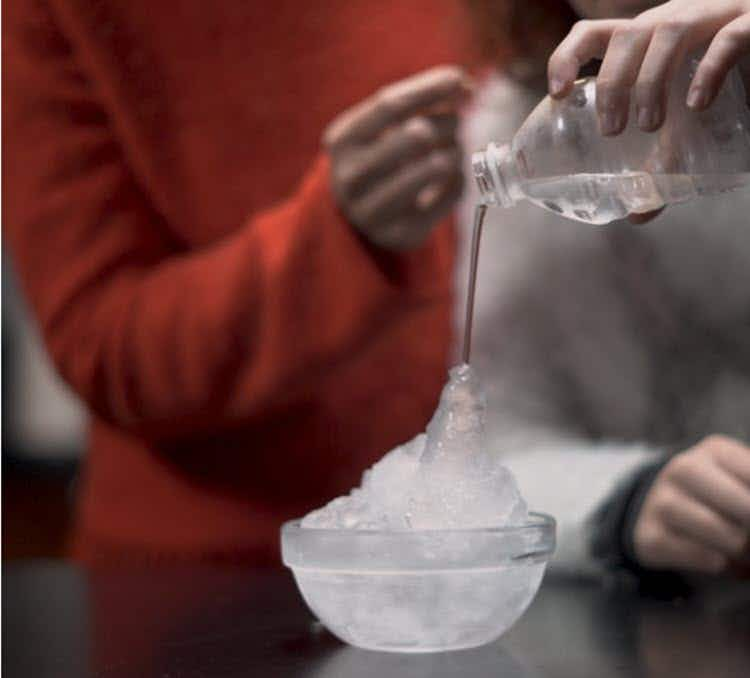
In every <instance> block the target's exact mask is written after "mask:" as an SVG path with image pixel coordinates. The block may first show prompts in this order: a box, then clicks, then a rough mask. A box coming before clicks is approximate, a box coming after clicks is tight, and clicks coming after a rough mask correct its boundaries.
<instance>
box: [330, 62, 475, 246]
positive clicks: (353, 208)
mask: <svg viewBox="0 0 750 678" xmlns="http://www.w3.org/2000/svg"><path fill="white" fill-rule="evenodd" d="M469 91H470V84H469V80H468V78H467V76H466V75H465V73H464V72H463V71H462V70H461V69H460V68H458V67H455V66H440V67H436V68H433V69H430V70H428V71H424V72H422V73H419V74H417V75H414V76H412V77H410V78H407V79H405V80H401V81H399V82H396V83H394V84H392V85H389V86H387V87H384V88H383V89H382V90H380V91H379V92H377V93H375V94H374V95H372V96H371V97H369V98H367V99H365V100H364V101H362V102H360V103H359V104H357V105H355V106H354V107H352V108H350V109H349V110H347V111H345V112H344V113H342V114H341V115H340V116H338V117H337V118H336V119H335V120H334V121H333V122H332V123H331V124H330V125H329V126H328V128H327V129H326V131H325V134H324V137H323V142H324V145H325V147H326V149H327V150H328V153H329V155H330V157H331V181H332V189H333V192H334V194H335V197H336V199H337V201H338V203H339V206H340V208H341V210H342V211H343V213H344V214H345V215H346V217H347V218H348V219H349V221H350V222H351V223H352V224H353V225H354V227H355V228H357V230H358V231H359V232H360V233H361V234H362V235H363V236H364V237H365V238H367V239H368V240H369V241H370V242H372V243H373V244H375V245H377V246H379V247H382V248H384V249H389V250H405V249H410V248H413V247H417V246H418V245H420V244H421V243H422V242H423V241H424V240H425V238H426V237H427V235H428V234H429V232H430V231H431V229H432V227H433V226H434V225H435V224H436V223H438V222H439V221H440V219H441V218H442V217H444V216H445V215H446V214H447V213H448V212H449V211H450V209H451V208H452V207H453V205H454V204H455V202H456V200H457V199H458V197H459V195H460V193H461V188H462V163H461V152H460V148H459V144H458V141H457V137H456V131H457V126H458V115H457V111H458V108H459V106H460V105H461V104H462V103H463V102H464V101H465V99H466V97H467V95H468V93H469Z"/></svg>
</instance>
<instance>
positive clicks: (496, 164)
mask: <svg viewBox="0 0 750 678" xmlns="http://www.w3.org/2000/svg"><path fill="white" fill-rule="evenodd" d="M471 167H472V170H473V172H474V178H475V179H476V182H477V185H478V186H479V194H480V200H481V202H482V203H483V204H484V205H500V206H501V207H511V206H513V205H515V204H516V202H518V200H519V199H520V198H522V197H523V194H522V193H521V187H520V176H519V173H518V168H517V167H516V163H515V162H514V161H513V159H512V154H511V148H510V144H503V145H502V146H498V145H497V144H495V143H491V144H489V145H488V146H487V148H486V150H484V151H479V152H477V153H474V155H473V156H472V157H471Z"/></svg>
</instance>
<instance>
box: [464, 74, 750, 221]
mask: <svg viewBox="0 0 750 678" xmlns="http://www.w3.org/2000/svg"><path fill="white" fill-rule="evenodd" d="M696 63H697V62H695V61H693V62H691V63H690V67H686V68H684V69H682V71H683V72H682V73H680V74H679V76H678V77H677V78H676V79H675V82H673V84H672V87H671V91H670V92H669V101H668V104H667V119H666V121H665V123H664V125H663V126H662V128H661V129H660V130H658V131H657V132H654V133H647V132H642V131H641V130H640V129H639V128H638V126H637V124H636V123H635V118H636V116H635V114H634V113H631V115H630V117H629V122H628V126H627V128H626V130H625V131H624V132H623V133H622V134H620V135H618V136H616V137H604V136H602V135H601V134H600V132H599V123H598V117H597V114H596V83H595V80H594V79H593V78H586V79H583V80H579V81H577V82H576V83H575V86H574V88H573V91H572V92H571V94H569V95H568V96H567V97H566V98H565V99H563V100H555V99H552V98H551V97H549V96H548V97H546V98H545V99H544V100H542V102H541V103H540V104H539V105H538V106H537V107H536V108H535V109H534V111H533V112H532V113H531V115H529V117H528V118H527V119H526V122H525V123H524V124H523V126H522V127H521V129H520V130H519V131H518V133H517V134H516V135H515V137H514V138H513V140H512V141H511V142H510V143H507V144H503V145H498V144H495V143H491V144H490V145H489V146H488V147H487V149H486V150H484V151H482V152H479V153H475V154H474V155H473V157H472V166H473V171H474V176H475V177H476V180H477V183H478V184H479V189H480V192H481V201H482V202H483V203H484V204H486V205H500V206H502V207H511V206H512V205H514V204H515V203H517V202H519V201H521V200H528V201H531V202H533V203H534V204H536V205H538V206H540V207H543V208H545V209H548V210H551V211H553V212H557V213H559V214H561V215H562V216H565V217H568V218H569V219H575V220H577V221H584V222H586V223H589V224H606V223H609V222H611V221H614V220H615V219H621V218H623V217H625V216H627V215H628V214H634V213H643V212H650V211H653V210H656V209H659V208H660V207H663V206H664V205H668V204H673V203H679V202H685V201H687V200H691V199H693V198H695V197H697V196H700V195H710V194H715V193H722V192H725V191H730V190H734V189H737V188H741V187H743V186H747V187H750V110H749V109H748V107H747V104H746V96H745V90H744V87H743V84H742V80H741V78H740V76H739V74H738V73H737V71H736V70H734V71H732V72H731V73H730V75H729V77H728V78H727V80H726V82H725V84H724V86H723V87H722V89H721V91H720V93H719V95H718V96H717V98H716V101H715V102H714V103H713V104H712V106H711V107H710V108H709V109H708V110H706V111H701V112H694V111H691V110H690V109H688V108H687V106H686V104H685V97H686V95H687V90H688V86H689V83H690V80H691V77H692V74H693V72H694V69H695V65H696Z"/></svg>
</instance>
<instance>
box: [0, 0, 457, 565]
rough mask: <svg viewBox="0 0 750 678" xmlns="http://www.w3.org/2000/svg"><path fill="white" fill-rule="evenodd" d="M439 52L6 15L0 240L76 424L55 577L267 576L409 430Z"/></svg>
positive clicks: (247, 31)
mask: <svg viewBox="0 0 750 678" xmlns="http://www.w3.org/2000/svg"><path fill="white" fill-rule="evenodd" d="M461 35H462V31H461V22H460V14H459V10H458V8H456V7H453V5H452V3H451V2H450V1H449V0H441V1H440V2H435V0H412V1H410V2H408V3H405V2H401V1H400V0H384V1H382V2H378V3H370V2H364V1H351V0H329V1H327V2H324V3H299V2H291V1H285V0H281V1H280V2H279V1H277V2H274V3H269V2H235V1H231V2H222V3H205V2H203V1H202V0H188V1H187V2H183V3H180V4H179V5H178V6H177V7H175V6H174V5H172V4H171V3H153V2H144V1H143V0H133V1H131V2H128V3H121V2H117V1H116V0H102V1H101V2H96V3H90V2H77V1H76V0H38V1H36V0H16V1H14V2H7V3H4V6H3V43H4V45H3V46H4V53H3V55H4V64H3V95H4V96H3V102H4V107H3V141H4V143H5V153H4V155H3V184H4V193H5V196H4V197H5V201H4V206H3V228H4V235H5V238H6V241H7V242H8V244H9V245H10V246H11V249H12V253H13V256H14V260H15V263H16V265H17V267H18V270H19V272H20V274H21V278H22V281H23V284H24V288H25V292H26V294H27V295H28V297H29V299H30V301H31V303H32V305H33V307H34V309H35V312H36V316H37V318H38V320H39V323H40V325H41V328H42V330H43V334H44V337H45V341H46V344H47V347H48V349H49V352H50V354H51V355H52V357H53V359H54V362H55V364H56V366H57V368H58V369H59V371H60V373H61V374H62V375H63V377H64V378H65V379H66V380H67V382H68V383H69V384H70V385H71V386H72V387H73V388H74V389H75V391H76V392H77V393H78V394H79V395H80V396H81V397H82V398H83V399H84V400H85V401H86V403H87V404H88V406H89V408H90V410H91V413H92V422H91V427H90V435H89V449H88V454H87V458H86V463H85V467H84V472H83V475H82V478H81V483H80V491H79V510H78V518H77V529H76V534H75V540H74V542H75V543H74V547H73V548H74V554H75V555H76V556H77V557H78V558H80V559H83V560H85V561H87V562H101V561H109V562H113V561H118V560H123V559H130V560H133V559H141V560H143V559H145V560H151V559H154V558H160V559H211V560H217V559H230V560H239V561H242V562H247V563H254V564H271V563H276V562H277V561H278V547H277V533H278V528H279V526H280V524H281V522H282V521H283V520H285V519H288V518H291V517H293V516H296V515H300V514H302V513H304V512H305V511H307V510H308V509H310V508H312V507H313V506H315V505H318V504H320V503H322V502H323V501H325V500H326V499H327V498H330V497H332V496H336V495H337V494H340V493H341V492H342V491H345V490H346V489H348V488H349V487H350V486H352V485H353V484H354V483H355V482H356V480H357V479H358V476H359V474H360V473H361V471H362V469H364V468H365V467H366V466H368V465H369V464H371V463H372V462H373V461H374V460H375V459H377V458H378V457H380V456H381V455H382V454H383V453H384V452H386V451H387V450H388V449H390V448H391V447H392V446H394V445H395V444H397V443H399V442H401V441H403V440H406V439H408V438H410V437H411V436H412V435H414V434H415V433H417V432H418V431H419V430H421V428H422V427H423V425H424V423H425V422H426V420H427V419H428V417H429V415H430V413H431V411H432V409H433V408H434V405H435V403H436V400H437V397H438V394H439V390H440V387H441V385H442V383H443V380H444V377H445V368H446V365H447V359H448V351H449V344H450V325H451V321H450V309H451V299H450V290H451V266H452V257H453V249H454V243H453V237H454V236H453V233H452V230H451V227H450V225H449V224H447V223H443V225H440V226H437V227H436V225H438V224H440V223H441V222H442V221H444V218H445V217H446V216H447V214H448V212H449V210H450V207H451V205H452V204H453V202H454V200H455V199H456V197H457V195H458V192H459V189H460V159H459V149H458V145H457V141H456V136H455V128H456V112H457V108H458V107H459V105H460V103H461V101H462V99H463V97H464V94H465V91H466V84H465V83H466V81H465V77H464V75H463V74H462V72H461V71H460V70H459V69H457V68H455V67H442V68H437V69H435V68H432V67H434V66H436V65H438V64H442V63H452V62H455V61H456V60H457V59H458V58H459V55H460V54H461V39H460V36H461ZM425 69H432V70H428V71H427V72H425ZM415 74H416V75H415ZM393 83H396V84H393ZM324 131H325V134H324V147H323V148H321V142H320V139H321V134H322V133H323V132H324Z"/></svg>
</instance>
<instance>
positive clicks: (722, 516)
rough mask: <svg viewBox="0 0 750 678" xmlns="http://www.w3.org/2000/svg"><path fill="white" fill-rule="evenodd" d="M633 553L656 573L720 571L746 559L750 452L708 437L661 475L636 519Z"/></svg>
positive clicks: (749, 532)
mask: <svg viewBox="0 0 750 678" xmlns="http://www.w3.org/2000/svg"><path fill="white" fill-rule="evenodd" d="M633 541H634V550H635V556H636V558H637V560H638V561H639V562H640V563H641V565H643V566H646V567H650V568H655V569H676V570H692V571H698V572H706V573H719V572H722V571H724V570H725V569H726V568H727V566H728V565H729V564H730V563H732V562H733V561H739V562H741V561H743V560H744V559H746V558H748V557H749V556H750V551H749V550H748V545H749V544H750V448H748V447H747V446H745V445H743V444H742V443H739V442H737V441H735V440H732V439H731V438H725V437H723V436H711V437H709V438H706V439H704V440H703V441H702V442H701V443H699V444H698V445H696V446H695V447H694V448H692V449H690V450H688V451H686V452H683V453H682V454H678V455H677V456H676V457H674V458H673V459H672V460H671V461H670V462H669V463H668V464H667V465H666V466H665V467H664V468H663V469H662V470H661V472H660V473H659V475H658V476H657V477H656V480H655V481H654V484H653V485H652V487H651V489H650V490H649V492H648V494H647V495H646V499H645V501H644V503H643V506H642V508H641V511H640V514H639V516H638V518H637V520H636V524H635V529H634V534H633Z"/></svg>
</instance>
